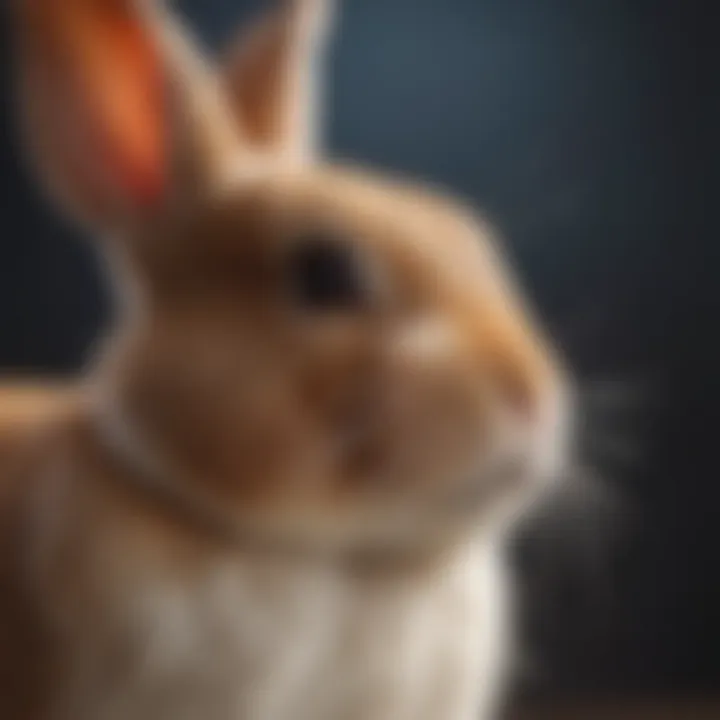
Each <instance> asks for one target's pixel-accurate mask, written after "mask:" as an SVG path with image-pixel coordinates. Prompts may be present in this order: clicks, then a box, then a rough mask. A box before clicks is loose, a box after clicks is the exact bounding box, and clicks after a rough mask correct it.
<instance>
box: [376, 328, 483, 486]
mask: <svg viewBox="0 0 720 720" xmlns="http://www.w3.org/2000/svg"><path fill="white" fill-rule="evenodd" d="M390 363H391V367H392V376H393V381H392V382H391V383H390V384H389V387H388V388H387V393H386V397H385V401H384V402H385V407H386V412H387V414H388V418H389V419H388V426H389V427H390V432H391V438H392V445H393V455H394V457H393V461H392V464H393V466H394V474H395V475H396V476H397V481H398V482H401V483H402V484H404V485H405V486H406V487H408V488H409V489H410V491H411V492H412V493H413V494H415V495H416V496H417V497H418V498H419V499H428V498H430V499H438V498H440V497H441V496H443V495H446V494H453V493H455V492H456V491H457V488H458V486H459V485H461V484H464V483H465V482H467V479H468V478H469V477H473V476H475V475H476V474H477V473H478V472H479V470H480V468H479V466H480V464H481V459H482V455H483V452H484V448H485V447H486V446H487V441H488V431H489V419H490V417H489V410H490V407H489V404H488V402H487V398H486V393H485V388H484V385H483V383H482V378H479V377H478V375H477V372H476V369H475V367H474V364H473V362H472V358H471V356H470V355H469V354H468V353H466V352H464V349H463V345H462V343H461V341H460V338H459V336H458V337H456V336H455V335H454V334H453V332H452V330H451V328H449V327H448V326H445V325H442V324H440V323H436V322H432V323H431V324H422V325H418V326H415V327H412V328H410V329H409V330H408V331H407V332H406V333H403V334H402V335H401V336H399V338H398V342H396V343H395V344H394V346H393V348H392V354H391V359H390Z"/></svg>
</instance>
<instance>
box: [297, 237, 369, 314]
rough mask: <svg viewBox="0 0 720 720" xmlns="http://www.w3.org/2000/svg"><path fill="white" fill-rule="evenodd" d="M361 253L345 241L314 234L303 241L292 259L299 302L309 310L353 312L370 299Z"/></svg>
mask: <svg viewBox="0 0 720 720" xmlns="http://www.w3.org/2000/svg"><path fill="white" fill-rule="evenodd" d="M361 266H362V263H361V262H360V259H359V257H358V253H357V251H356V250H355V249H354V248H353V247H352V246H351V245H349V244H348V243H347V242H345V241H344V240H343V239H340V238H334V237H326V236H323V235H310V236H308V237H304V238H302V239H301V240H299V241H298V242H297V243H296V244H295V245H294V247H293V248H292V250H291V251H290V257H289V260H288V273H289V278H288V281H289V283H290V290H291V293H292V297H293V300H294V302H295V303H297V304H298V305H299V306H301V307H302V308H303V309H306V310H316V311H323V310H350V309H355V308H358V307H360V306H362V305H363V304H364V302H365V299H366V297H365V296H366V287H365V283H366V278H365V272H364V268H363V267H361Z"/></svg>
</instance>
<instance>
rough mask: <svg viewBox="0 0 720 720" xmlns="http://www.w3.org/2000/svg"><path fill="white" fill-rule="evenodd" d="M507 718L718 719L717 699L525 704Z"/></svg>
mask: <svg viewBox="0 0 720 720" xmlns="http://www.w3.org/2000/svg"><path fill="white" fill-rule="evenodd" d="M507 720H720V700H718V701H717V702H707V703H703V702H687V703H675V702H670V701H668V702H636V703H631V702H628V703H612V702H606V701H603V702H597V703H592V702H583V703H580V702H578V703H567V704H564V705H556V706H553V705H551V704H543V705H537V706H535V707H533V706H528V707H527V708H524V709H518V710H515V711H512V712H510V713H508V716H507Z"/></svg>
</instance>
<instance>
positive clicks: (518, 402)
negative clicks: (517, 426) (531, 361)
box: [497, 365, 544, 423]
mask: <svg viewBox="0 0 720 720" xmlns="http://www.w3.org/2000/svg"><path fill="white" fill-rule="evenodd" d="M497 382H498V388H497V389H498V395H499V397H500V400H501V402H502V403H503V405H504V406H505V408H506V410H507V411H508V412H509V413H510V414H511V415H512V416H513V417H515V418H517V419H518V420H519V421H521V422H523V423H531V422H534V421H536V420H537V419H538V418H539V416H540V415H541V414H542V405H543V404H544V403H543V394H544V393H543V392H542V381H541V379H540V378H539V377H537V373H535V372H533V371H532V370H531V369H529V368H525V367H522V366H514V365H509V366H505V367H504V368H503V369H502V370H501V371H500V372H499V374H498V377H497Z"/></svg>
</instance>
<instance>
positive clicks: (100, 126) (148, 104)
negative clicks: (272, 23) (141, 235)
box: [17, 0, 236, 229]
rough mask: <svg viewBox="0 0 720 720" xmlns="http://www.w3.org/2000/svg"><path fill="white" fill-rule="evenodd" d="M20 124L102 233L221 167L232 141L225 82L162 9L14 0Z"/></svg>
mask: <svg viewBox="0 0 720 720" xmlns="http://www.w3.org/2000/svg"><path fill="white" fill-rule="evenodd" d="M17 10H18V11H17V20H18V23H17V30H18V70H19V74H20V77H19V90H20V96H21V97H20V99H21V109H22V113H23V117H22V119H23V125H24V129H25V131H26V136H27V141H28V144H29V146H30V150H31V153H32V155H33V159H34V160H35V162H36V164H37V166H38V168H39V170H40V171H41V173H42V174H43V175H44V177H45V179H46V180H47V182H48V184H49V186H50V188H51V190H52V191H54V192H55V193H56V194H57V195H59V197H60V199H61V200H63V201H65V202H66V203H67V204H68V205H69V206H70V209H71V210H73V211H74V212H75V214H76V215H77V216H78V217H79V218H80V219H81V220H84V221H86V222H89V223H91V224H93V225H96V226H97V225H100V226H101V228H102V229H115V226H116V225H117V224H118V223H122V222H127V221H129V220H131V219H134V216H135V215H137V213H140V212H142V213H144V212H147V211H153V212H154V211H157V209H158V208H159V207H160V206H162V207H164V206H165V202H166V201H169V202H172V201H173V198H174V197H175V194H176V193H177V192H180V191H181V188H184V187H189V186H190V185H193V184H195V185H196V184H198V183H201V182H203V181H204V180H205V178H204V177H203V174H208V173H211V172H213V171H215V170H216V166H217V165H218V164H219V163H220V161H221V158H222V157H226V156H227V154H228V153H227V150H228V144H229V143H232V142H233V141H234V140H235V139H236V138H235V133H234V122H233V118H232V116H231V113H230V111H229V109H225V108H223V106H222V101H221V98H220V91H219V87H217V85H218V84H219V83H218V82H217V79H216V77H215V74H214V73H213V72H210V71H209V70H208V69H206V68H205V67H204V64H203V61H202V58H201V57H200V56H199V54H197V53H196V52H195V51H194V49H193V48H192V46H191V44H190V43H189V41H188V39H187V37H186V36H185V35H184V33H182V32H181V31H180V29H179V28H178V26H177V25H176V24H175V23H174V20H173V19H172V18H170V17H168V16H167V15H166V13H165V11H164V9H163V8H162V7H161V6H160V5H155V4H152V3H151V2H149V1H148V2H145V4H143V3H142V1H141V0H138V1H137V2H133V0H17Z"/></svg>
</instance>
